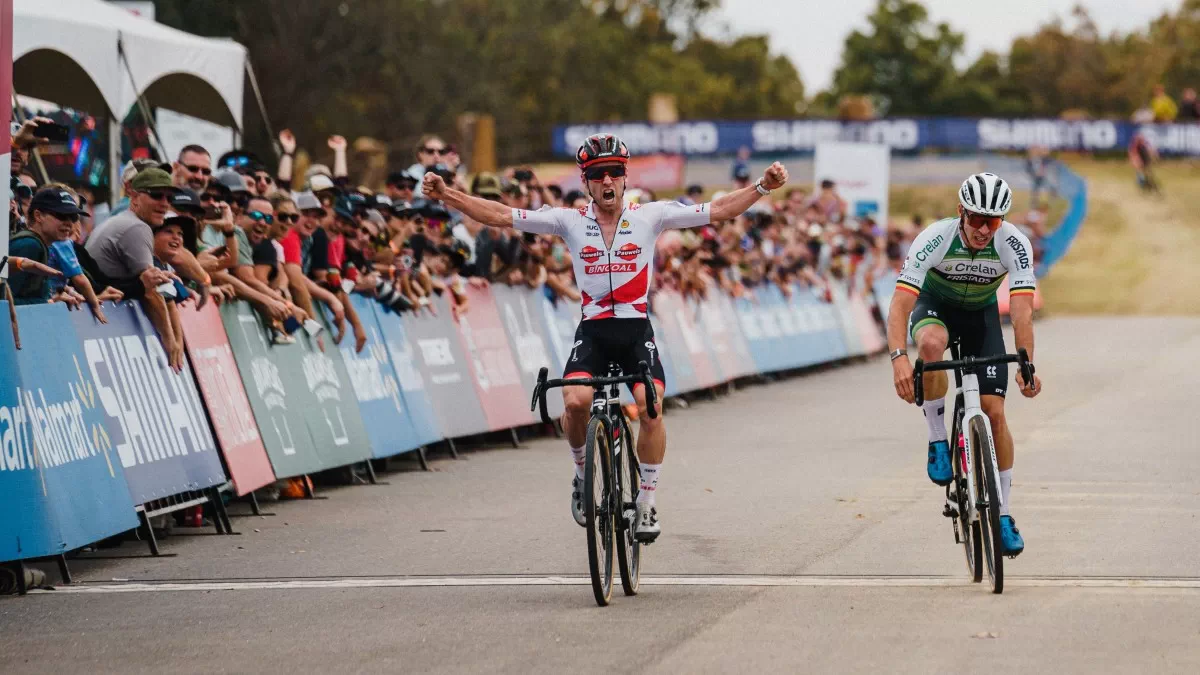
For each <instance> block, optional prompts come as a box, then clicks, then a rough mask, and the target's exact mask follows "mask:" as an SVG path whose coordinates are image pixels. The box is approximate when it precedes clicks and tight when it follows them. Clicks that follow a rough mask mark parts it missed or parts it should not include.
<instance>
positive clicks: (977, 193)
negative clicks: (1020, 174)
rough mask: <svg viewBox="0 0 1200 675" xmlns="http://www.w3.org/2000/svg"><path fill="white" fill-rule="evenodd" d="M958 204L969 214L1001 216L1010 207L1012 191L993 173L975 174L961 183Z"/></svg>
mask: <svg viewBox="0 0 1200 675" xmlns="http://www.w3.org/2000/svg"><path fill="white" fill-rule="evenodd" d="M958 203H959V204H962V207H963V208H964V209H966V210H968V211H970V212H971V213H978V214H980V215H984V216H1003V215H1004V214H1006V213H1008V209H1009V207H1011V206H1012V190H1011V189H1009V187H1008V183H1005V182H1004V179H1003V178H1001V177H1000V176H997V175H996V174H994V173H977V174H975V175H974V176H969V177H967V179H966V180H964V181H963V184H962V187H961V188H959V190H958Z"/></svg>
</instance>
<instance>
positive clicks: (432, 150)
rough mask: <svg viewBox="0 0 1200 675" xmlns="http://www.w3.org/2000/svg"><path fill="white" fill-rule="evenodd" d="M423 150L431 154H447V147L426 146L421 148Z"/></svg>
mask: <svg viewBox="0 0 1200 675" xmlns="http://www.w3.org/2000/svg"><path fill="white" fill-rule="evenodd" d="M421 152H426V153H429V154H431V155H444V154H446V149H445V148H430V147H428V146H426V147H424V148H421Z"/></svg>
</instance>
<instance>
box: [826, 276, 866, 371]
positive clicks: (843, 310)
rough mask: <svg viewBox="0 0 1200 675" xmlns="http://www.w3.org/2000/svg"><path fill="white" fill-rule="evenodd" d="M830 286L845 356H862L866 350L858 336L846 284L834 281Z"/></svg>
mask: <svg viewBox="0 0 1200 675" xmlns="http://www.w3.org/2000/svg"><path fill="white" fill-rule="evenodd" d="M830 286H831V287H832V290H833V306H834V310H835V312H836V314H837V318H838V323H839V327H840V328H841V332H842V337H843V338H844V339H845V341H846V356H862V355H863V354H866V353H867V350H866V347H865V346H863V343H862V338H861V337H860V336H859V332H858V324H857V323H856V319H855V317H854V310H853V309H852V308H851V307H850V296H849V294H848V292H847V290H846V286H845V285H844V284H841V283H839V282H836V281H835V282H832V283H830Z"/></svg>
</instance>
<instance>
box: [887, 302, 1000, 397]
mask: <svg viewBox="0 0 1200 675" xmlns="http://www.w3.org/2000/svg"><path fill="white" fill-rule="evenodd" d="M932 323H936V324H939V325H941V326H943V327H945V329H946V332H948V333H949V334H950V341H951V342H954V339H955V338H961V339H962V354H960V356H979V357H983V356H998V355H1000V354H1007V353H1008V352H1007V351H1006V350H1005V348H1004V331H1003V330H1002V329H1001V326H1000V307H999V306H998V305H996V304H995V303H992V304H990V305H988V306H987V307H982V308H980V309H962V308H960V307H956V306H954V305H951V304H949V303H947V302H945V301H943V300H939V299H938V298H935V297H933V296H931V295H929V294H928V293H922V294H921V295H920V297H918V298H917V304H916V305H915V306H913V311H912V314H910V315H909V316H908V334H909V335H911V336H912V339H913V341H916V339H917V337H916V332H917V330H919V329H920V328H921V327H923V326H927V325H929V324H932ZM1007 392H1008V364H1007V363H997V364H994V365H990V366H987V367H985V368H981V369H980V370H979V393H980V395H984V396H986V395H994V396H1004V395H1005V393H1007Z"/></svg>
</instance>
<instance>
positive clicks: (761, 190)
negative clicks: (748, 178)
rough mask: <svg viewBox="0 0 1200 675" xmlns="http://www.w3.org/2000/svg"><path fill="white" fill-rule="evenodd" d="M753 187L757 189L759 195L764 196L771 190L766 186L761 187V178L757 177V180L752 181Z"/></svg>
mask: <svg viewBox="0 0 1200 675" xmlns="http://www.w3.org/2000/svg"><path fill="white" fill-rule="evenodd" d="M754 189H755V190H758V194H760V195H763V196H764V197H765V196H767V195H769V194H771V191H770V190H768V189H767V188H765V187H763V184H762V179H761V178H759V179H758V180H756V181H754Z"/></svg>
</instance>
